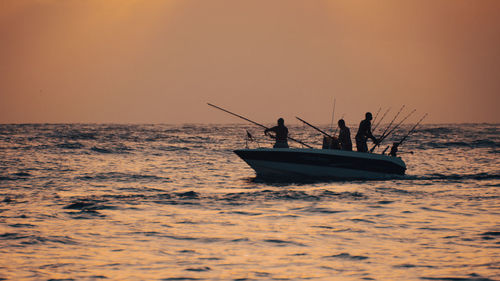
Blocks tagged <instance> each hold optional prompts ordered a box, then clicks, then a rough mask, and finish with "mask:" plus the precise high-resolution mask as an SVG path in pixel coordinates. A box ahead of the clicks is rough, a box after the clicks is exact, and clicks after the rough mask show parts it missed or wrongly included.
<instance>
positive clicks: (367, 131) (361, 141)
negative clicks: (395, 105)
mask: <svg viewBox="0 0 500 281" xmlns="http://www.w3.org/2000/svg"><path fill="white" fill-rule="evenodd" d="M371 120H372V114H371V113H370V112H367V113H366V114H365V120H363V121H361V123H359V129H358V133H357V134H356V148H357V149H358V151H359V152H368V145H367V144H366V141H367V140H368V138H370V139H372V140H373V142H374V143H375V144H377V143H378V140H377V139H376V138H375V137H374V136H373V134H372V122H371Z"/></svg>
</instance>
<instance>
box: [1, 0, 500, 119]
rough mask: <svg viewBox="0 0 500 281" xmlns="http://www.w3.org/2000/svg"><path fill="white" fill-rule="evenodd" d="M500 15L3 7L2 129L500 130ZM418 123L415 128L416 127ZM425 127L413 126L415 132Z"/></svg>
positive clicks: (468, 10) (376, 4)
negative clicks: (335, 120)
mask: <svg viewBox="0 0 500 281" xmlns="http://www.w3.org/2000/svg"><path fill="white" fill-rule="evenodd" d="M499 15H500V1H497V0H491V1H488V0H479V1H473V0H449V1H447V0H437V1H436V0H415V1H412V0H408V1H400V0H384V1H370V0H366V1H356V0H345V1H306V0H300V1H295V0H282V1H279V0H276V1H268V0H252V1H231V0H227V1H217V0H211V1H196V0H179V1H176V0H171V1H168V0H164V1H160V0H148V1H140V0H106V1H102V0H85V1H81V0H0V42H1V44H0V123H40V122H51V123H52V122H57V123H70V122H98V123H100V122H113V123H233V122H241V121H240V120H237V119H234V118H233V117H231V116H229V115H226V114H224V113H222V112H217V111H215V110H214V109H213V108H210V107H208V106H207V105H206V102H212V103H214V104H217V105H220V106H223V107H227V108H228V109H230V110H233V111H235V112H237V113H239V114H242V115H245V116H247V117H250V118H252V119H254V120H255V121H257V122H263V123H274V122H275V120H276V118H277V117H280V116H281V117H284V118H285V120H288V121H289V122H288V123H297V122H296V121H295V120H294V119H295V118H294V116H300V117H302V118H304V119H306V120H308V121H310V122H313V123H320V124H328V123H329V122H330V119H331V111H332V102H333V98H334V97H335V98H336V101H337V108H336V112H337V114H338V116H340V115H343V114H345V119H346V121H347V122H348V123H358V122H359V121H360V120H361V119H362V118H363V114H364V112H365V111H373V112H376V111H377V109H378V108H379V107H383V108H388V107H392V108H393V112H392V113H393V114H395V112H396V111H397V108H399V107H400V106H401V105H402V104H405V105H406V106H407V107H408V108H410V109H413V108H416V109H417V111H418V112H419V113H420V114H423V113H424V112H428V113H429V117H428V119H427V120H426V121H427V122H432V123H455V122H494V123H498V122H500V113H499V112H500V110H499V109H498V107H499V106H500V102H499V101H500V51H499V50H500V16H499ZM414 119H417V116H415V118H414ZM413 121H415V120H413Z"/></svg>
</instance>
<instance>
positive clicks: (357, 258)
mask: <svg viewBox="0 0 500 281" xmlns="http://www.w3.org/2000/svg"><path fill="white" fill-rule="evenodd" d="M325 258H338V259H344V260H352V261H361V260H366V259H368V257H366V256H353V255H351V254H349V253H341V254H338V255H332V256H326V257H325Z"/></svg>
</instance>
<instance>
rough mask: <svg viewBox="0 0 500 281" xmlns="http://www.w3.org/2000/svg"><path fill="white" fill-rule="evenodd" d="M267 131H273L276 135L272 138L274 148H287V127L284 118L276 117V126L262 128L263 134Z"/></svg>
mask: <svg viewBox="0 0 500 281" xmlns="http://www.w3.org/2000/svg"><path fill="white" fill-rule="evenodd" d="M269 132H274V133H275V134H276V136H274V139H275V140H276V142H275V143H274V148H288V128H287V127H285V120H283V118H280V119H278V126H274V127H272V128H269V129H266V130H264V134H266V135H267V133H269Z"/></svg>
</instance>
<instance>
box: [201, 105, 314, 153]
mask: <svg viewBox="0 0 500 281" xmlns="http://www.w3.org/2000/svg"><path fill="white" fill-rule="evenodd" d="M207 104H208V105H209V106H211V107H214V108H217V109H218V110H222V111H224V112H226V113H229V114H231V115H233V116H236V117H238V118H241V119H243V120H245V121H248V122H250V123H252V124H254V125H257V126H259V127H262V128H264V129H269V128H268V127H266V126H264V125H262V124H259V123H257V122H255V121H252V120H250V119H248V118H246V117H243V116H241V115H238V114H236V113H233V112H231V111H229V110H226V109H224V108H222V107H219V106H216V105H214V104H211V103H208V102H207ZM288 139H290V140H291V141H294V142H296V143H300V144H302V145H303V146H305V147H308V148H313V147H312V146H310V145H308V144H305V143H303V142H301V141H299V140H296V139H294V138H292V137H288Z"/></svg>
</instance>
